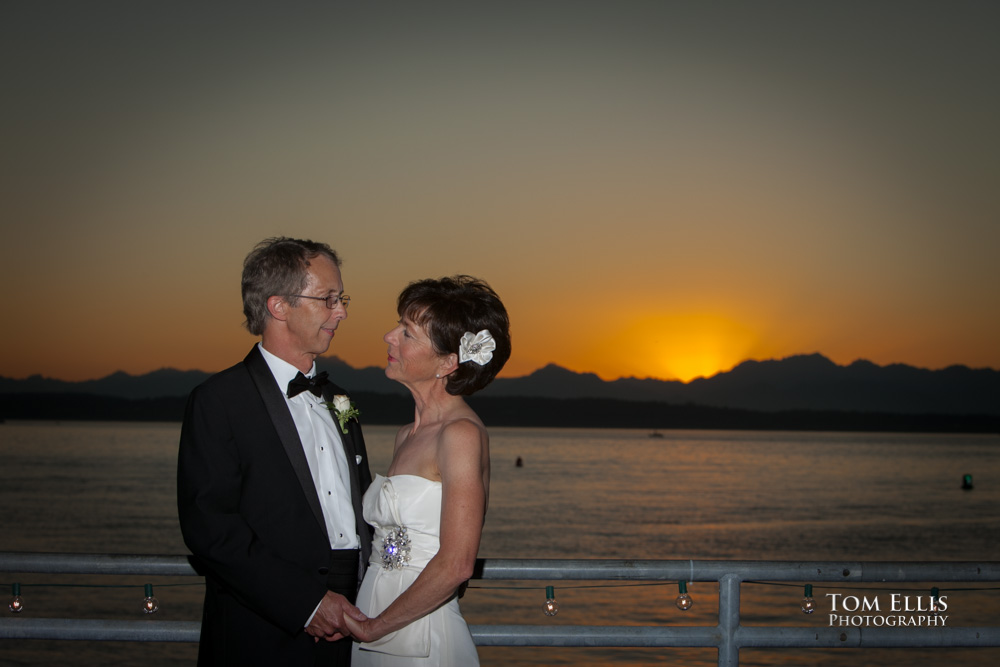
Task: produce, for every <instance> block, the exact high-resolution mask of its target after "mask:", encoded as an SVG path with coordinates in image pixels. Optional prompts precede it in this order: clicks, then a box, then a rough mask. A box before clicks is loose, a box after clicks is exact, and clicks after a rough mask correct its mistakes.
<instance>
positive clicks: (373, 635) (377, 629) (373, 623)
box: [344, 614, 389, 642]
mask: <svg viewBox="0 0 1000 667" xmlns="http://www.w3.org/2000/svg"><path fill="white" fill-rule="evenodd" d="M344 625H345V626H347V631H348V632H349V633H350V635H351V636H352V637H354V639H355V640H357V641H359V642H373V641H375V640H376V639H381V638H382V637H385V636H386V635H387V634H389V633H388V632H387V631H386V630H385V628H384V624H383V623H380V622H379V619H378V618H369V619H366V620H363V621H359V620H357V619H355V618H352V617H351V616H348V615H347V614H344Z"/></svg>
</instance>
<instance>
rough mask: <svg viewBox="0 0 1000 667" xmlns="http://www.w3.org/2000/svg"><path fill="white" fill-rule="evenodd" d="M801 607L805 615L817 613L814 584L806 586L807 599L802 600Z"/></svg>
mask: <svg viewBox="0 0 1000 667" xmlns="http://www.w3.org/2000/svg"><path fill="white" fill-rule="evenodd" d="M800 606H801V607H802V613H803V614H811V613H813V612H814V611H816V600H814V599H813V587H812V584H806V592H805V597H804V598H802V603H801V605H800Z"/></svg>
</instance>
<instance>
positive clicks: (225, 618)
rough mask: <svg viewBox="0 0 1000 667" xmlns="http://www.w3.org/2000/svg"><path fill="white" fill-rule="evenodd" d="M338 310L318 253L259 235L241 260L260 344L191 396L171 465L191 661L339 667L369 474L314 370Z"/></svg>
mask: <svg viewBox="0 0 1000 667" xmlns="http://www.w3.org/2000/svg"><path fill="white" fill-rule="evenodd" d="M349 303H350V297H348V296H346V295H345V294H344V284H343V280H342V278H341V274H340V260H339V258H338V257H337V254H336V253H335V252H334V251H333V250H332V249H331V248H330V247H329V246H327V245H326V244H322V243H314V242H312V241H303V240H298V239H290V238H274V239H268V240H266V241H263V242H261V243H260V244H258V245H257V247H256V248H254V250H253V251H252V252H251V253H250V254H249V255H248V256H247V258H246V260H245V261H244V265H243V311H244V314H245V315H246V318H247V321H246V326H247V328H248V329H249V330H250V332H251V333H253V334H255V335H259V336H260V337H261V340H260V342H259V343H258V344H257V345H255V346H254V347H253V349H251V350H250V353H249V354H248V355H247V356H246V358H245V359H244V360H243V361H242V362H241V363H238V364H236V365H235V366H233V367H232V368H229V369H228V370H225V371H222V372H221V373H218V374H217V375H214V376H212V377H211V378H209V379H208V380H207V381H206V382H205V383H204V384H202V385H200V386H199V387H197V388H195V390H194V391H193V392H192V393H191V397H190V398H189V400H188V404H187V410H186V412H185V415H184V425H183V427H182V430H181V441H180V451H179V456H178V467H177V506H178V512H179V516H180V524H181V531H182V533H183V534H184V542H185V543H186V544H187V546H188V548H189V549H191V552H192V553H193V554H194V556H195V564H196V567H198V569H199V571H201V572H203V573H204V575H205V607H204V611H203V615H202V627H201V644H200V648H199V654H198V664H199V665H202V666H206V665H211V666H212V667H215V666H220V665H240V666H243V665H264V664H267V665H302V666H306V665H308V666H310V667H312V666H313V665H348V664H349V662H350V649H351V640H350V639H349V638H345V637H346V635H347V634H348V633H347V630H346V629H345V627H346V626H345V625H344V618H343V617H344V615H345V614H349V615H351V616H353V617H354V618H357V619H359V620H361V619H364V618H365V616H364V615H363V614H362V613H361V612H360V611H359V610H358V609H357V607H355V606H354V604H353V601H354V596H355V595H356V593H357V588H358V582H359V580H360V577H361V575H362V574H363V572H364V568H365V566H366V565H367V563H368V556H369V555H370V552H371V536H372V533H371V528H370V527H369V526H367V525H366V524H365V522H364V519H363V518H362V515H361V498H362V495H363V494H364V492H365V489H367V488H368V485H369V484H370V483H371V472H370V471H369V468H368V458H367V457H368V455H367V452H366V450H365V443H364V439H363V437H362V435H361V427H360V425H359V424H358V421H357V419H356V418H351V419H347V420H345V421H343V422H341V420H340V419H338V416H337V415H336V414H334V413H332V412H331V410H329V409H327V408H326V407H324V405H323V403H324V402H330V401H333V398H334V396H335V395H342V396H343V395H346V394H347V392H345V391H344V390H343V389H340V388H339V387H337V386H336V385H334V384H332V383H331V382H329V381H328V380H327V379H326V373H321V374H319V375H318V376H317V375H316V365H315V361H314V360H315V358H316V357H317V356H319V355H321V354H323V353H325V352H326V351H327V349H329V347H330V343H331V341H332V340H333V337H334V335H335V332H336V330H337V326H338V325H339V324H340V322H341V321H343V320H344V319H345V318H346V317H347V306H348V304H349ZM340 402H341V403H343V399H341V401H340ZM344 430H346V432H344Z"/></svg>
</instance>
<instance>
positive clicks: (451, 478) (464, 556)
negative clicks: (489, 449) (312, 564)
mask: <svg viewBox="0 0 1000 667" xmlns="http://www.w3.org/2000/svg"><path fill="white" fill-rule="evenodd" d="M486 437H487V436H486V432H485V430H484V429H483V428H482V426H480V425H478V424H476V423H474V422H472V421H470V420H467V419H463V420H460V421H456V422H454V423H452V424H449V425H448V426H446V427H445V428H444V429H442V432H441V439H440V442H439V443H438V455H437V458H438V467H439V470H440V472H441V487H442V489H441V493H442V498H441V548H440V549H439V550H438V553H437V554H436V555H435V556H434V557H433V558H431V560H430V561H429V562H428V563H427V566H426V567H425V568H424V570H423V572H421V573H420V575H419V576H418V577H417V578H416V580H415V581H414V582H413V584H412V585H411V586H410V587H409V588H408V589H407V590H406V591H405V592H404V593H403V594H402V595H400V596H399V597H398V598H397V599H396V600H395V601H394V602H393V603H392V604H391V605H389V607H388V608H387V609H386V610H385V611H383V612H382V613H381V614H379V615H378V616H377V617H375V618H371V619H369V620H367V621H363V622H356V621H354V620H353V619H351V618H350V617H347V616H345V618H344V620H345V622H346V623H347V624H348V626H349V627H350V630H351V634H352V635H354V637H355V638H357V639H359V640H361V641H374V640H376V639H379V638H381V637H384V636H385V635H387V634H389V633H390V632H394V631H396V630H399V629H400V628H402V627H404V626H406V625H409V624H410V623H412V622H413V621H415V620H416V619H418V618H421V617H422V616H425V615H427V614H428V613H430V612H432V611H434V610H435V609H437V608H438V607H440V606H441V605H442V604H444V603H445V602H447V601H448V600H450V599H451V598H452V596H454V595H455V591H456V590H457V589H458V587H459V586H461V585H462V584H463V583H465V582H466V581H467V580H468V579H469V577H471V576H472V570H473V568H474V567H475V564H476V555H477V553H478V552H479V539H480V536H481V535H482V530H483V517H484V514H485V511H486V486H485V483H484V481H483V472H484V463H485V462H484V452H485V450H486V447H485V440H486Z"/></svg>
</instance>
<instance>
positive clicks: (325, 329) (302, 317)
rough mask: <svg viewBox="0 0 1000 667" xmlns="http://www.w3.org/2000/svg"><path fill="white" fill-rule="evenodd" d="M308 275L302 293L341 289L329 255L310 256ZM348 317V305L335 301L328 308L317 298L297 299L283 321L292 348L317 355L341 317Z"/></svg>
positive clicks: (331, 292) (318, 294)
mask: <svg viewBox="0 0 1000 667" xmlns="http://www.w3.org/2000/svg"><path fill="white" fill-rule="evenodd" d="M309 263H310V266H309V269H308V271H307V272H306V273H307V275H308V279H307V282H306V286H305V289H303V290H302V292H301V294H302V295H303V296H313V297H324V298H325V297H328V296H340V295H341V294H343V293H344V282H343V281H342V280H341V278H340V269H339V268H337V265H336V264H334V263H333V261H332V260H331V259H330V258H329V257H325V256H323V255H320V256H318V257H314V258H313V259H311V260H309ZM346 317H347V309H346V308H345V307H344V304H343V303H340V302H338V303H337V307H336V308H334V309H332V310H331V309H329V308H327V307H326V303H325V302H323V301H318V300H316V299H299V300H298V305H296V306H294V307H290V308H289V309H288V311H287V319H286V324H287V327H288V333H289V335H290V342H291V345H292V346H293V348H294V349H293V350H292V351H293V352H294V353H296V354H304V355H312V356H314V357H317V356H319V355H321V354H325V353H326V351H327V350H328V349H330V343H331V342H332V341H333V336H334V332H335V331H336V330H337V325H339V324H340V321H341V320H343V319H345V318H346Z"/></svg>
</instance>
